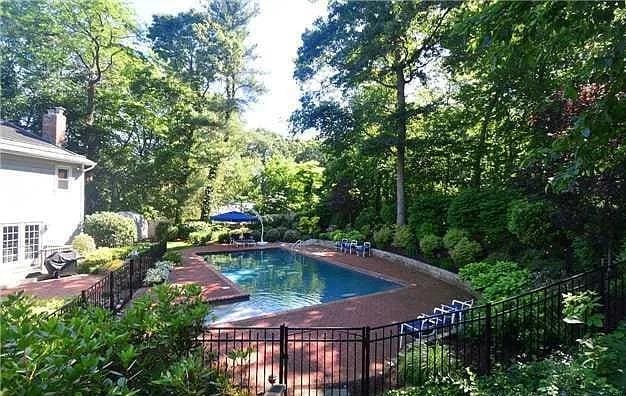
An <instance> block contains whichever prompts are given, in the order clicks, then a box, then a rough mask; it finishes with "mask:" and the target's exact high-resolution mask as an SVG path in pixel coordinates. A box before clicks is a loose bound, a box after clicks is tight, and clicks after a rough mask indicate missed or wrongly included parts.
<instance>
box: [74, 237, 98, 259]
mask: <svg viewBox="0 0 626 396" xmlns="http://www.w3.org/2000/svg"><path fill="white" fill-rule="evenodd" d="M72 247H73V248H74V250H76V251H77V252H78V253H80V255H81V256H84V255H86V254H87V253H89V252H93V251H94V250H96V242H95V241H94V240H93V238H92V237H91V236H90V235H87V234H85V233H84V232H81V233H80V234H78V235H76V236H75V237H74V239H72Z"/></svg>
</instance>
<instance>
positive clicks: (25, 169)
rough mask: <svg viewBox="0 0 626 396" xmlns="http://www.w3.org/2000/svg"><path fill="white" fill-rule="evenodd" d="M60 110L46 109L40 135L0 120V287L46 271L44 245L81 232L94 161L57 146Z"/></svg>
mask: <svg viewBox="0 0 626 396" xmlns="http://www.w3.org/2000/svg"><path fill="white" fill-rule="evenodd" d="M63 111H64V110H63V108H61V107H56V108H53V109H50V110H48V113H47V114H45V115H44V117H43V125H42V136H39V135H36V134H33V133H31V132H29V131H26V130H23V129H21V128H18V127H15V126H13V125H11V124H9V123H7V122H3V121H0V286H8V285H12V284H15V283H16V282H17V281H19V280H20V279H23V278H25V277H26V276H27V275H28V274H30V273H34V272H39V271H45V270H44V269H42V268H41V264H42V262H43V256H44V255H45V251H44V250H46V249H48V248H49V247H52V246H60V245H66V244H69V243H70V242H71V240H72V237H73V236H74V235H76V234H77V233H79V232H80V229H81V226H82V222H83V217H84V207H85V189H84V186H85V172H88V171H89V170H91V169H92V168H93V167H94V166H95V165H96V164H95V162H93V161H90V160H89V159H87V158H86V157H84V156H82V155H78V154H76V153H73V152H71V151H68V150H65V149H64V148H63V147H62V146H63V143H64V142H65V127H66V119H65V115H64V114H63Z"/></svg>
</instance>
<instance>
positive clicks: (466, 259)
mask: <svg viewBox="0 0 626 396" xmlns="http://www.w3.org/2000/svg"><path fill="white" fill-rule="evenodd" d="M481 251H482V248H481V247H480V244H479V243H478V242H476V241H472V240H471V239H469V238H461V239H460V240H459V241H458V242H457V243H456V245H454V247H453V248H452V250H450V257H452V260H454V262H455V264H457V265H459V266H460V265H464V264H467V263H471V262H472V261H475V260H476V259H477V258H478V255H479V254H480V252H481Z"/></svg>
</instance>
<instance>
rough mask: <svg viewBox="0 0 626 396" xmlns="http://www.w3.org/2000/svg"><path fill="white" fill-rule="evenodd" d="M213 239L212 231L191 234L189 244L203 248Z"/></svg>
mask: <svg viewBox="0 0 626 396" xmlns="http://www.w3.org/2000/svg"><path fill="white" fill-rule="evenodd" d="M212 237H213V232H212V231H210V230H209V231H194V232H192V233H191V234H189V238H188V239H189V243H191V244H192V245H194V246H202V245H206V244H207V243H209V242H211V239H212Z"/></svg>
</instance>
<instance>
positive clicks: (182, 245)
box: [167, 241, 193, 252]
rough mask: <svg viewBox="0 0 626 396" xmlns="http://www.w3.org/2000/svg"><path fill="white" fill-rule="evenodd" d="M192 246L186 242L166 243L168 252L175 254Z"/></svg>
mask: <svg viewBox="0 0 626 396" xmlns="http://www.w3.org/2000/svg"><path fill="white" fill-rule="evenodd" d="M192 246H193V245H192V244H191V243H189V242H186V241H170V242H168V243H167V251H168V252H177V251H179V250H183V249H187V248H189V247H192Z"/></svg>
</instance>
